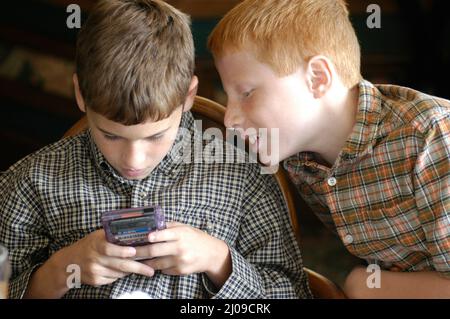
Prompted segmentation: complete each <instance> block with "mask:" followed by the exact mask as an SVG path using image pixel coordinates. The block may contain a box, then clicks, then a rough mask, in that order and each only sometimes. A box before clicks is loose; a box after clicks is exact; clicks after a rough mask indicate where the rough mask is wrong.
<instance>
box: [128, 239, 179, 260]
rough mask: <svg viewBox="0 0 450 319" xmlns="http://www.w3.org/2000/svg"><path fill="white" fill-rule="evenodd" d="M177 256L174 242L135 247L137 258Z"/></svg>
mask: <svg viewBox="0 0 450 319" xmlns="http://www.w3.org/2000/svg"><path fill="white" fill-rule="evenodd" d="M176 254H177V245H176V243H175V242H173V241H171V242H161V243H154V244H151V245H145V246H141V247H136V256H135V257H137V258H155V257H164V256H170V255H176Z"/></svg>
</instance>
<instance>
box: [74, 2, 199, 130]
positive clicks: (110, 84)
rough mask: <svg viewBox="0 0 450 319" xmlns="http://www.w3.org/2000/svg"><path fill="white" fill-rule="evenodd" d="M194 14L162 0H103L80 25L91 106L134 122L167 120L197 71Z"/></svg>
mask: <svg viewBox="0 0 450 319" xmlns="http://www.w3.org/2000/svg"><path fill="white" fill-rule="evenodd" d="M194 66H195V52H194V43H193V39H192V33H191V30H190V18H189V16H187V15H185V14H184V13H182V12H180V11H179V10H177V9H175V8H173V7H172V6H170V5H169V4H167V3H165V2H163V1H158V0H101V1H99V3H98V4H97V5H96V6H95V7H94V9H93V11H92V12H91V13H90V15H89V17H88V19H87V21H86V22H85V24H84V25H83V28H82V29H81V31H80V33H79V35H78V40H77V50H76V72H77V75H78V81H79V84H80V90H81V93H82V95H83V98H84V102H85V104H86V107H88V108H89V109H91V110H92V111H94V112H96V113H99V114H101V115H103V116H105V117H106V118H108V119H109V120H112V121H114V122H118V123H121V124H124V125H135V124H140V123H143V122H145V121H146V120H148V119H151V120H153V121H160V120H162V119H165V118H167V117H168V116H170V114H171V113H172V112H173V111H174V110H175V109H176V108H177V107H179V106H180V105H182V104H183V102H184V101H185V98H186V96H187V93H188V91H189V85H190V83H191V80H192V77H193V75H194Z"/></svg>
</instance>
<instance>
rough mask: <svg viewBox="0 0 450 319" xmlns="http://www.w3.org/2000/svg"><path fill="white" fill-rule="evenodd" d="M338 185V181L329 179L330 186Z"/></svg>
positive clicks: (333, 178) (332, 178)
mask: <svg viewBox="0 0 450 319" xmlns="http://www.w3.org/2000/svg"><path fill="white" fill-rule="evenodd" d="M336 184H337V180H336V178H335V177H330V178H329V179H328V185H329V186H331V187H333V186H336Z"/></svg>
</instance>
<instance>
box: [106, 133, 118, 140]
mask: <svg viewBox="0 0 450 319" xmlns="http://www.w3.org/2000/svg"><path fill="white" fill-rule="evenodd" d="M104 136H105V138H106V139H107V140H110V141H115V140H117V139H119V138H118V137H117V136H115V135H108V134H104Z"/></svg>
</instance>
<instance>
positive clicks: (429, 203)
mask: <svg viewBox="0 0 450 319" xmlns="http://www.w3.org/2000/svg"><path fill="white" fill-rule="evenodd" d="M209 48H210V50H211V51H212V53H213V55H214V58H215V63H216V66H217V69H218V71H219V73H220V76H221V79H222V83H223V86H224V89H225V91H226V93H227V96H228V105H227V113H226V117H225V124H226V126H227V127H230V128H235V129H239V130H240V131H241V132H242V135H243V138H248V139H249V142H250V144H251V147H252V149H254V150H255V151H258V150H262V149H264V150H265V149H269V150H270V148H273V146H274V145H271V144H270V143H269V141H270V134H268V135H265V136H263V135H258V134H253V135H252V134H251V133H248V132H249V131H252V132H255V129H261V128H264V129H271V128H278V129H279V137H280V138H279V145H277V146H278V148H279V158H278V159H277V160H276V162H277V161H283V164H284V167H285V168H286V169H287V170H288V172H289V174H290V177H291V179H292V181H293V182H294V183H295V184H296V186H297V188H298V191H299V193H300V194H301V196H302V197H303V198H304V200H305V201H306V202H307V203H308V204H309V206H310V207H311V208H312V209H313V211H314V212H315V213H316V215H317V216H318V217H319V218H320V219H321V220H322V221H323V222H324V223H325V224H326V225H327V226H328V227H329V228H331V229H332V230H333V231H335V232H336V233H337V234H338V235H339V237H340V239H341V240H342V241H343V243H344V245H345V246H346V248H347V249H348V250H349V251H350V252H351V253H352V254H354V255H356V256H358V257H360V258H362V259H365V260H366V261H367V262H368V263H370V264H373V263H376V264H378V266H379V267H380V268H381V272H380V275H381V277H380V278H381V286H380V287H376V288H378V289H371V288H372V287H370V285H368V284H367V279H368V276H369V275H370V274H368V273H367V272H366V269H364V268H363V267H357V268H355V269H354V270H352V272H351V273H350V274H349V275H348V277H347V280H346V283H345V287H344V290H345V292H346V293H347V295H348V296H349V297H355V298H359V297H362V298H372V297H374V298H375V297H381V298H388V297H405V298H409V297H411V298H415V297H444V298H450V280H449V278H450V103H449V101H447V100H444V99H440V98H437V97H433V96H429V95H426V94H423V93H420V92H417V91H414V90H412V89H409V88H404V87H398V86H393V85H373V84H371V83H370V82H368V81H365V80H363V79H362V78H361V74H360V48H359V43H358V40H357V37H356V34H355V31H354V29H353V27H352V25H351V23H350V20H349V13H348V10H347V7H346V4H345V2H344V1H342V0H246V1H243V2H242V3H240V4H239V5H238V6H236V7H235V8H234V9H233V10H231V11H230V12H229V13H228V14H227V15H226V16H225V17H224V18H223V19H222V20H221V21H220V22H219V24H218V25H217V26H216V28H215V29H214V31H213V32H212V34H211V36H210V39H209ZM250 129H252V130H250ZM268 131H269V132H270V130H268ZM249 135H251V136H249ZM268 153H270V151H269V152H268ZM261 159H262V161H264V162H266V163H270V162H272V163H273V162H274V159H273V158H265V157H264V156H263V157H262V158H261Z"/></svg>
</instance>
